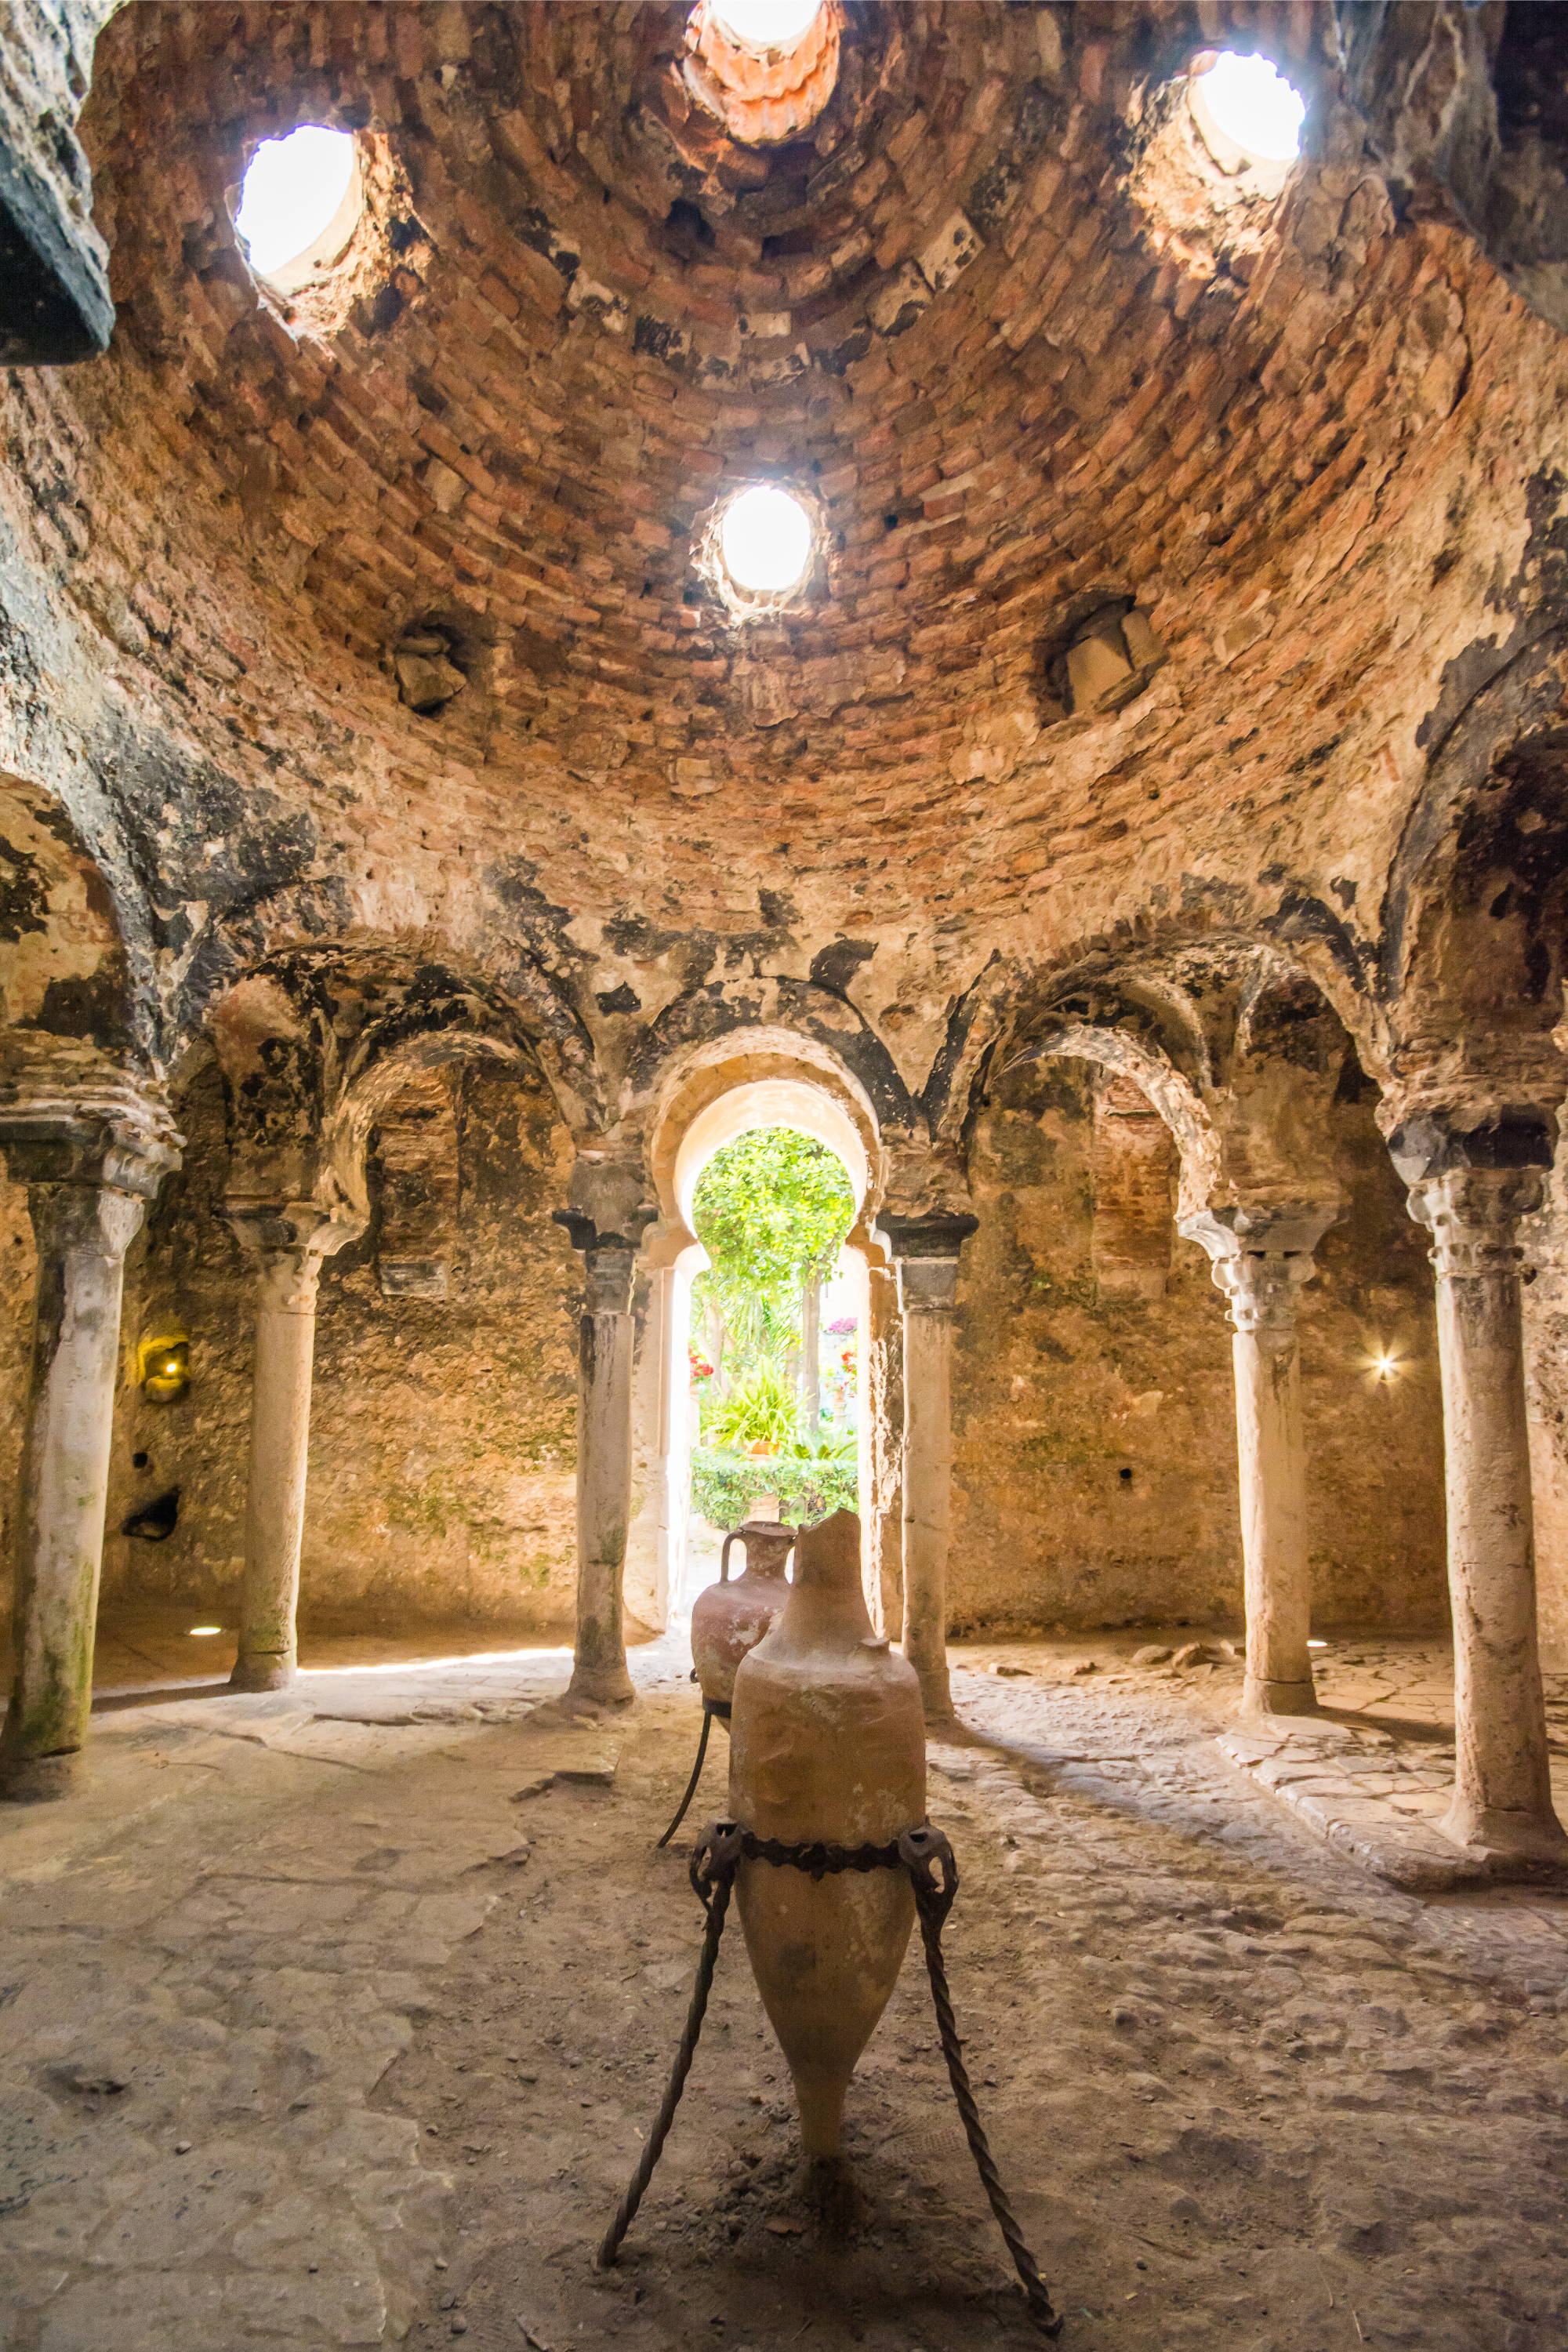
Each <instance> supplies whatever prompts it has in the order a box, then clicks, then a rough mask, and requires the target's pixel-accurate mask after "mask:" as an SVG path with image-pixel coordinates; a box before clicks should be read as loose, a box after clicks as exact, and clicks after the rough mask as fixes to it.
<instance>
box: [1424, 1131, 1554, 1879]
mask: <svg viewBox="0 0 1568 2352" xmlns="http://www.w3.org/2000/svg"><path fill="white" fill-rule="evenodd" d="M1400 1144H1401V1138H1400V1137H1399V1136H1397V1135H1396V1136H1395V1137H1394V1139H1393V1141H1392V1143H1391V1149H1392V1150H1393V1151H1394V1160H1395V1162H1396V1164H1399V1165H1400V1172H1401V1173H1402V1174H1404V1175H1405V1176H1406V1180H1407V1181H1410V1177H1409V1171H1408V1168H1407V1166H1406V1165H1405V1164H1404V1163H1403V1160H1402V1153H1401V1150H1400ZM1541 1200H1542V1171H1541V1170H1540V1169H1538V1168H1531V1167H1523V1168H1518V1167H1515V1168H1487V1167H1450V1168H1447V1169H1443V1170H1441V1171H1436V1172H1433V1173H1430V1174H1426V1175H1422V1176H1417V1177H1415V1179H1414V1181H1410V1213H1411V1214H1412V1216H1413V1217H1415V1220H1416V1221H1417V1223H1420V1224H1424V1225H1426V1226H1428V1227H1429V1228H1430V1229H1431V1233H1432V1237H1433V1242H1434V1244H1435V1246H1434V1248H1433V1252H1432V1263H1433V1265H1435V1266H1436V1270H1437V1348H1438V1354H1439V1357H1440V1360H1441V1366H1442V1376H1443V1439H1444V1449H1445V1457H1446V1471H1445V1475H1446V1485H1447V1502H1448V1589H1449V1595H1450V1598H1451V1601H1452V1604H1453V1615H1454V1719H1455V1728H1456V1738H1457V1749H1458V1769H1457V1773H1456V1780H1455V1789H1454V1801H1453V1805H1452V1806H1451V1808H1450V1810H1449V1811H1448V1813H1447V1816H1446V1818H1445V1819H1444V1822H1443V1824H1442V1826H1443V1829H1444V1831H1445V1832H1446V1833H1447V1835H1448V1836H1449V1837H1451V1838H1453V1839H1454V1840H1455V1841H1456V1843H1458V1844H1460V1845H1463V1846H1467V1847H1468V1848H1470V1849H1471V1851H1473V1852H1476V1853H1483V1854H1486V1855H1488V1856H1490V1857H1495V1858H1496V1859H1497V1860H1499V1861H1501V1862H1505V1863H1506V1862H1507V1861H1510V1860H1512V1861H1516V1862H1521V1863H1523V1864H1531V1863H1534V1862H1561V1861H1562V1860H1563V1856H1564V1854H1565V1853H1568V1836H1565V1835H1564V1832H1563V1827H1562V1824H1561V1823H1560V1822H1559V1821H1558V1819H1557V1816H1556V1813H1555V1812H1554V1811H1553V1810H1552V1780H1551V1771H1550V1765H1549V1755H1548V1749H1547V1745H1546V1716H1545V1707H1544V1704H1543V1697H1542V1685H1541V1662H1540V1657H1539V1654H1538V1651H1537V1635H1536V1613H1535V1526H1534V1513H1533V1508H1532V1504H1531V1486H1530V1436H1529V1429H1528V1425H1527V1423H1526V1419H1525V1396H1524V1348H1523V1335H1522V1331H1521V1316H1520V1264H1521V1258H1522V1255H1523V1252H1522V1251H1521V1248H1520V1247H1519V1242H1518V1228H1519V1220H1520V1219H1521V1217H1522V1216H1527V1215H1529V1214H1531V1213H1532V1212H1533V1211H1534V1210H1536V1209H1538V1208H1539V1207H1540V1205H1541Z"/></svg>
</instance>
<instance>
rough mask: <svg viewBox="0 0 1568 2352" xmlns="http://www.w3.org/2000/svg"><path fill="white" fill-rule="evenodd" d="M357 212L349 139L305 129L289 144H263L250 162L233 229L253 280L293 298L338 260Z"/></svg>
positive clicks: (355, 164)
mask: <svg viewBox="0 0 1568 2352" xmlns="http://www.w3.org/2000/svg"><path fill="white" fill-rule="evenodd" d="M359 211H360V176H359V159H358V157H357V155H356V154H355V152H354V142H353V139H352V138H351V137H350V135H349V133H348V132H347V131H326V130H323V129H322V128H321V124H320V123H315V122H310V123H307V124H305V126H304V128H303V129H302V130H300V131H290V132H289V136H288V138H287V139H266V140H263V142H262V143H261V145H260V146H259V147H258V149H257V151H256V152H255V154H254V155H253V156H252V157H251V159H250V167H249V169H248V170H247V173H246V175H245V186H244V190H243V192H242V194H241V199H240V206H239V210H238V212H237V214H236V215H235V223H234V225H235V226H236V228H237V230H238V231H239V234H240V235H241V236H242V237H244V239H245V241H246V244H247V247H248V248H249V254H250V266H251V268H252V269H253V270H254V271H255V272H256V275H257V276H258V278H266V280H267V282H268V285H269V286H275V287H277V288H279V289H280V291H282V292H284V293H292V292H293V291H294V289H296V288H297V287H300V286H302V285H304V284H305V282H306V280H307V279H308V278H313V277H315V276H316V275H317V274H318V273H319V272H320V271H321V270H323V269H325V268H329V267H330V265H331V263H332V262H334V261H335V260H336V259H337V257H338V256H339V254H341V253H342V249H343V247H344V246H345V245H347V243H348V241H349V239H350V237H351V236H353V230H354V223H355V221H356V220H357V219H358V218H359Z"/></svg>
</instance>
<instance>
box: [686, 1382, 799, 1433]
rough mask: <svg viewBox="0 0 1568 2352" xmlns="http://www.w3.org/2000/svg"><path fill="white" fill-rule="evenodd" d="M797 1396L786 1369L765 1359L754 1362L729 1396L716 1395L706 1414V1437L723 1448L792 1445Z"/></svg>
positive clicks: (704, 1422) (704, 1424)
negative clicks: (787, 1376) (785, 1376)
mask: <svg viewBox="0 0 1568 2352" xmlns="http://www.w3.org/2000/svg"><path fill="white" fill-rule="evenodd" d="M795 1428H796V1421H795V1391H794V1389H793V1388H792V1387H791V1385H790V1383H789V1381H787V1380H786V1379H785V1378H784V1370H783V1368H782V1367H781V1366H780V1365H778V1364H776V1363H772V1362H769V1361H767V1360H763V1362H761V1363H758V1364H754V1365H753V1366H752V1370H750V1371H749V1372H748V1373H747V1374H746V1375H745V1377H744V1379H743V1380H742V1381H738V1382H737V1383H736V1385H735V1386H734V1387H733V1388H732V1389H731V1391H730V1393H729V1395H728V1396H726V1397H716V1398H715V1399H714V1400H713V1402H712V1403H711V1404H710V1407H709V1409H708V1411H707V1412H706V1413H705V1414H704V1415H703V1431H702V1433H703V1435H704V1437H706V1438H708V1439H709V1440H710V1443H711V1444H714V1445H717V1446H719V1447H721V1448H723V1449H731V1448H735V1447H739V1446H742V1445H756V1444H763V1445H779V1446H790V1445H793V1444H795Z"/></svg>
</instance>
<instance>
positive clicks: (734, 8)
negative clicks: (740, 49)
mask: <svg viewBox="0 0 1568 2352" xmlns="http://www.w3.org/2000/svg"><path fill="white" fill-rule="evenodd" d="M713 14H714V15H715V16H717V17H718V19H719V22H720V23H721V25H722V26H723V28H724V30H725V31H726V33H728V34H729V36H730V38H731V40H732V41H743V42H744V43H745V45H746V47H748V48H752V49H793V48H795V47H797V46H798V45H799V43H800V42H802V41H804V40H805V37H806V35H807V33H809V32H810V30H811V28H812V26H814V25H815V24H816V20H817V18H818V16H821V14H822V0H713Z"/></svg>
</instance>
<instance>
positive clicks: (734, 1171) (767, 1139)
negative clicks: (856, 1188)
mask: <svg viewBox="0 0 1568 2352" xmlns="http://www.w3.org/2000/svg"><path fill="white" fill-rule="evenodd" d="M854 1218H855V1201H854V1196H853V1194H852V1193H851V1192H850V1190H849V1180H848V1178H847V1176H846V1175H845V1173H844V1170H843V1167H842V1165H841V1163H840V1162H839V1160H837V1157H836V1155H835V1154H834V1153H833V1152H831V1151H829V1150H828V1149H827V1146H826V1144H825V1143H818V1142H816V1140H815V1139H814V1138H813V1137H811V1136H809V1135H797V1134H796V1133H795V1129H793V1128H790V1127H763V1128H758V1129H754V1130H753V1131H752V1133H751V1134H750V1135H739V1136H737V1137H736V1139H735V1140H734V1142H733V1143H727V1144H726V1145H725V1146H724V1149H723V1150H722V1151H716V1152H715V1153H714V1155H713V1157H712V1159H711V1160H710V1161H709V1163H708V1165H707V1167H706V1168H705V1169H704V1170H703V1171H702V1174H701V1177H700V1181H699V1182H698V1186H697V1192H696V1194H695V1196H694V1199H693V1202H692V1222H693V1223H694V1224H695V1225H696V1228H697V1238H698V1240H699V1241H700V1243H701V1244H702V1246H703V1248H704V1249H705V1250H706V1251H707V1253H708V1255H709V1256H710V1258H711V1259H712V1261H713V1264H712V1269H711V1272H710V1273H709V1274H706V1275H703V1276H700V1277H699V1279H700V1280H701V1281H703V1282H707V1283H710V1284H712V1285H713V1286H714V1288H715V1290H716V1291H718V1292H720V1293H721V1294H729V1295H734V1294H738V1293H740V1292H742V1291H750V1292H753V1293H755V1294H756V1295H757V1296H758V1297H762V1298H765V1299H767V1300H769V1301H770V1302H772V1303H774V1304H776V1305H779V1306H781V1307H790V1308H793V1306H794V1302H795V1298H796V1297H797V1295H798V1293H799V1289H800V1278H801V1275H802V1272H803V1271H804V1270H805V1268H806V1267H808V1266H811V1267H816V1269H818V1270H819V1271H820V1272H823V1273H826V1271H827V1270H828V1268H829V1267H831V1265H833V1262H834V1260H835V1258H837V1255H838V1253H839V1251H840V1250H841V1249H842V1247H843V1246H844V1236H845V1234H847V1232H848V1231H849V1228H850V1225H851V1224H852V1223H854ZM725 1321H726V1322H728V1323H729V1324H730V1325H731V1328H734V1322H735V1318H734V1317H733V1316H731V1314H730V1312H729V1309H728V1307H726V1308H725Z"/></svg>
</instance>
